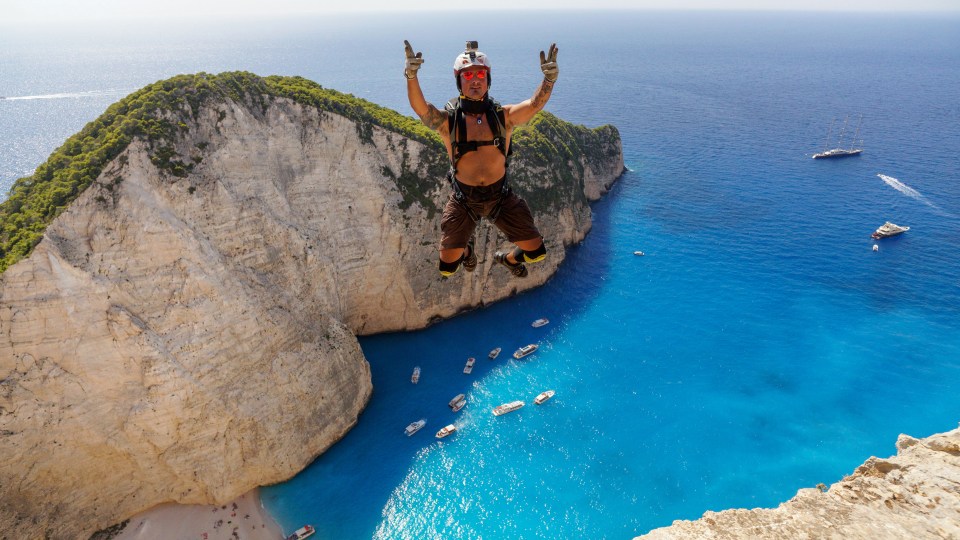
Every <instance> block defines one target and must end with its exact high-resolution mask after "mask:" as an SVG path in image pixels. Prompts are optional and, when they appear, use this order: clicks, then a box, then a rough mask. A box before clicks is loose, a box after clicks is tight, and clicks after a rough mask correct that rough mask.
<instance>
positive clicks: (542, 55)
mask: <svg viewBox="0 0 960 540" xmlns="http://www.w3.org/2000/svg"><path fill="white" fill-rule="evenodd" d="M546 63H547V57H546V56H544V54H543V51H540V65H541V66H542V65H543V64H546Z"/></svg>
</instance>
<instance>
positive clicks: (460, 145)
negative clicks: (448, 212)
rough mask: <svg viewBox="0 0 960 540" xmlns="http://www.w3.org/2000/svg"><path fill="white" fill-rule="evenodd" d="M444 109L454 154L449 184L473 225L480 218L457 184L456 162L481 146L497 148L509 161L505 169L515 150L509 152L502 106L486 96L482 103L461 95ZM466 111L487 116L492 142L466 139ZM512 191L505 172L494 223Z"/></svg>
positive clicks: (495, 209) (507, 161)
mask: <svg viewBox="0 0 960 540" xmlns="http://www.w3.org/2000/svg"><path fill="white" fill-rule="evenodd" d="M444 110H446V111H447V127H448V129H449V130H450V147H451V149H452V150H453V155H452V156H451V159H450V170H449V171H448V172H447V181H449V182H450V185H451V186H452V187H453V196H454V199H456V201H457V202H458V203H460V205H462V206H463V207H464V208H465V209H466V210H467V214H469V216H470V219H472V220H473V221H474V222H479V221H480V216H478V215H477V213H476V212H474V211H473V209H471V208H470V207H469V206H468V205H467V201H468V200H469V199H468V197H467V196H466V195H465V194H464V193H463V190H462V189H461V188H460V184H459V182H457V163H458V162H459V161H460V158H462V157H463V155H464V154H466V153H468V152H474V151H476V150H477V149H478V148H480V147H481V146H496V147H497V149H498V150H500V152H502V153H503V156H504V158H505V160H506V161H505V163H504V168H505V169H506V167H507V166H508V165H509V164H510V154H512V153H513V148H510V149H509V150H508V149H507V128H506V117H505V114H504V112H503V107H502V106H501V105H500V104H499V103H497V102H496V101H495V100H493V99H490V98H489V97H486V98H485V99H484V100H483V101H482V102H478V101H472V100H468V99H464V98H463V97H462V96H461V97H455V98H453V99H451V100H450V101H448V102H447V105H446V106H445V107H444ZM467 112H469V113H472V114H484V115H485V116H486V118H487V125H488V126H490V130H491V131H492V132H493V139H491V140H488V141H468V140H467V118H466V113H467ZM510 192H511V189H510V186H509V185H508V182H507V173H506V170H505V171H504V175H503V185H502V186H501V188H500V194H499V195H498V200H497V205H496V206H495V207H494V208H493V210H492V211H491V212H490V215H489V216H487V219H489V220H490V221H491V222H494V221H496V220H497V217H498V216H499V215H500V209H501V203H502V202H503V198H504V197H506V196H507V195H509V194H510Z"/></svg>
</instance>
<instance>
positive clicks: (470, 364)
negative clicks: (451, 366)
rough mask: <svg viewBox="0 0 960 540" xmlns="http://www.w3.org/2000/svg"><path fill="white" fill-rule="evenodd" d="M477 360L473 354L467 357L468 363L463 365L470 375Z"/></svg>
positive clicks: (465, 371)
mask: <svg viewBox="0 0 960 540" xmlns="http://www.w3.org/2000/svg"><path fill="white" fill-rule="evenodd" d="M476 361H477V359H476V358H474V357H472V356H471V357H470V358H467V364H466V365H465V366H463V372H464V373H466V374H468V375H469V374H470V373H471V372H473V363H474V362H476Z"/></svg>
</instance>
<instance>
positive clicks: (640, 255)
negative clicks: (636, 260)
mask: <svg viewBox="0 0 960 540" xmlns="http://www.w3.org/2000/svg"><path fill="white" fill-rule="evenodd" d="M633 254H634V255H636V256H638V257H643V255H644V253H643V252H642V251H634V252H633Z"/></svg>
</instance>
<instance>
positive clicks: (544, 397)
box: [533, 390, 556, 405]
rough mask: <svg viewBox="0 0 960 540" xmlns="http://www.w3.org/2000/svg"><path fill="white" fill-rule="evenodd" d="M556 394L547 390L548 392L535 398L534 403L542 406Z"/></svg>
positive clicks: (541, 393)
mask: <svg viewBox="0 0 960 540" xmlns="http://www.w3.org/2000/svg"><path fill="white" fill-rule="evenodd" d="M554 394H556V392H554V391H553V390H547V391H546V392H540V394H538V395H537V397H535V398H533V402H534V403H536V404H537V405H542V404H543V402H544V401H546V400H548V399H550V398H552V397H553V395H554Z"/></svg>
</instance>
